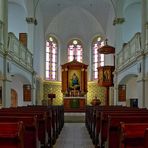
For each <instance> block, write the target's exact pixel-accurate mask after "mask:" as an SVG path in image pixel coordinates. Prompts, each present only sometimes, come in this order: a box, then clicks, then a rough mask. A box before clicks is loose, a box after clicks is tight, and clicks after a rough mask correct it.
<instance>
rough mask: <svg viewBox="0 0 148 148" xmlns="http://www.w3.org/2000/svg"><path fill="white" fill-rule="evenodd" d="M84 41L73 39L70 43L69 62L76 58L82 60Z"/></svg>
mask: <svg viewBox="0 0 148 148" xmlns="http://www.w3.org/2000/svg"><path fill="white" fill-rule="evenodd" d="M82 51H83V47H82V43H81V41H79V40H77V39H73V40H71V41H70V42H69V44H68V62H70V61H72V60H73V59H74V58H75V59H76V60H77V61H79V62H82Z"/></svg>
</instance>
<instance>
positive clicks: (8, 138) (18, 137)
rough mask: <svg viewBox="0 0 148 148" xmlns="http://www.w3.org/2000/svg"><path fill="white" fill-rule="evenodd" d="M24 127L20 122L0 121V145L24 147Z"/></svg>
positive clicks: (3, 147)
mask: <svg viewBox="0 0 148 148" xmlns="http://www.w3.org/2000/svg"><path fill="white" fill-rule="evenodd" d="M23 139H24V127H23V123H22V122H13V123H12V122H3V123H1V122H0V147H1V148H24V141H23Z"/></svg>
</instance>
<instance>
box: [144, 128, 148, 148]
mask: <svg viewBox="0 0 148 148" xmlns="http://www.w3.org/2000/svg"><path fill="white" fill-rule="evenodd" d="M144 148H148V128H146V129H145V132H144Z"/></svg>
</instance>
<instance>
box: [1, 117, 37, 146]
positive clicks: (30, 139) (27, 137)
mask: <svg viewBox="0 0 148 148" xmlns="http://www.w3.org/2000/svg"><path fill="white" fill-rule="evenodd" d="M19 121H22V122H23V125H24V140H23V141H24V148H29V147H31V148H39V146H40V143H39V141H38V130H37V128H38V125H37V117H36V116H34V117H30V116H0V123H3V122H14V123H15V122H19Z"/></svg>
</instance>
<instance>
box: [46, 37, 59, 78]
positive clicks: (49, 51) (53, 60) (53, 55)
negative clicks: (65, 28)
mask: <svg viewBox="0 0 148 148" xmlns="http://www.w3.org/2000/svg"><path fill="white" fill-rule="evenodd" d="M57 50H58V44H57V40H56V39H55V38H54V37H52V36H50V37H49V39H48V40H47V41H46V74H45V75H46V79H48V80H56V74H57V70H56V67H57Z"/></svg>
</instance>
